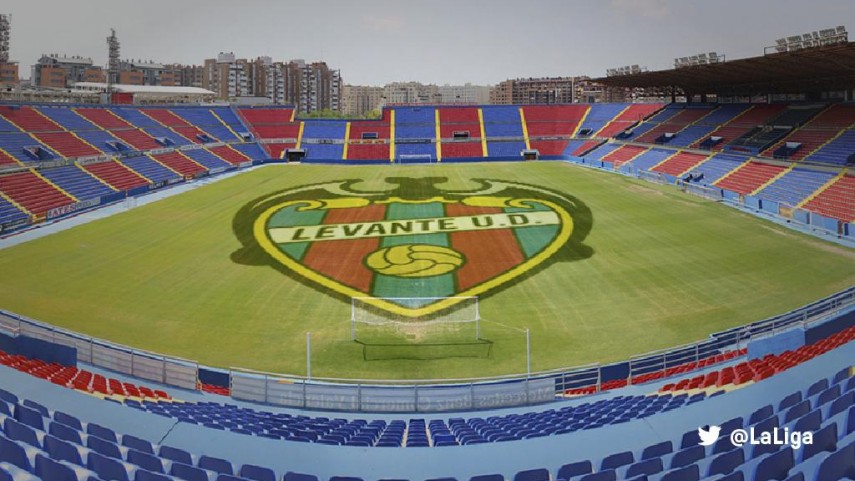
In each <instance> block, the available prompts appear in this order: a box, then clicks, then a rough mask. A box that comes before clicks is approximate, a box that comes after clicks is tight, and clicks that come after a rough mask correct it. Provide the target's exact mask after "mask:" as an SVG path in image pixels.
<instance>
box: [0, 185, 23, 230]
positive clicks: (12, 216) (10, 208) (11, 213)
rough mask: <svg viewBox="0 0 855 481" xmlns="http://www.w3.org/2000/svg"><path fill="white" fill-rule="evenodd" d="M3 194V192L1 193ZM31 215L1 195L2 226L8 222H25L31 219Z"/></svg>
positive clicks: (0, 217) (0, 214)
mask: <svg viewBox="0 0 855 481" xmlns="http://www.w3.org/2000/svg"><path fill="white" fill-rule="evenodd" d="M0 192H2V191H0ZM29 217H30V216H29V215H27V213H26V212H24V211H22V210H21V209H19V208H17V207H15V205H14V204H12V203H11V202H9V201H7V200H6V198H5V197H3V196H2V195H0V224H5V223H7V222H15V221H23V220H26V219H29Z"/></svg>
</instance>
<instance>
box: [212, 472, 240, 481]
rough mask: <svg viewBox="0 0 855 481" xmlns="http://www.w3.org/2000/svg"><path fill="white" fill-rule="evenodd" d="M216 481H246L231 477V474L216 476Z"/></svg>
mask: <svg viewBox="0 0 855 481" xmlns="http://www.w3.org/2000/svg"><path fill="white" fill-rule="evenodd" d="M217 481H248V480H247V479H246V478H241V477H238V476H232V475H231V474H223V473H220V474H218V475H217Z"/></svg>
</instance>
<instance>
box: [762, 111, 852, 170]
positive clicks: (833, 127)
mask: <svg viewBox="0 0 855 481" xmlns="http://www.w3.org/2000/svg"><path fill="white" fill-rule="evenodd" d="M853 125H855V106H852V105H833V106H831V107H829V108H828V109H826V110H825V111H823V112H822V113H820V114H819V115H817V116H816V117H814V118H813V119H811V120H810V121H809V122H808V123H807V124H805V125H804V126H803V127H801V128H800V129H798V130H796V131H794V132H793V133H791V134H790V135H788V136H787V137H785V138H784V139H782V140H781V141H780V142H779V143H777V144H775V145H773V146H772V147H770V148H769V149H767V150H766V151H765V152H764V155H766V156H769V157H771V156H776V157H785V158H788V159H791V160H801V159H804V158H805V157H807V156H808V155H810V154H812V153H813V152H814V151H816V150H817V149H819V148H820V147H822V146H823V145H825V144H826V143H828V142H829V141H830V140H832V139H834V138H835V137H837V136H838V134H840V133H841V131H843V130H844V129H847V128H849V127H850V126H853ZM787 143H798V144H801V145H800V147H799V148H798V149H797V150H795V151H794V152H791V151H790V150H789V149H781V147H784V146H786V144H787ZM779 149H780V150H779ZM850 155H852V152H850ZM848 157H849V156H845V157H844V158H843V159H842V160H843V161H845V160H846V159H848Z"/></svg>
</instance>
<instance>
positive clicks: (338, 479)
mask: <svg viewBox="0 0 855 481" xmlns="http://www.w3.org/2000/svg"><path fill="white" fill-rule="evenodd" d="M330 481H364V480H363V479H362V478H357V477H354V476H333V477H331V478H330ZM431 481H438V480H431ZM455 481H457V480H455Z"/></svg>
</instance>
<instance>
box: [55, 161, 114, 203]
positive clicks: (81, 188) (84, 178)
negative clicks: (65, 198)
mask: <svg viewBox="0 0 855 481" xmlns="http://www.w3.org/2000/svg"><path fill="white" fill-rule="evenodd" d="M41 174H42V175H43V176H45V178H47V179H48V180H50V181H51V182H53V183H54V184H56V185H58V186H59V187H60V188H61V189H62V190H64V191H66V192H68V193H69V194H71V195H73V196H74V197H77V199H78V200H85V199H94V198H96V197H101V196H102V195H108V194H112V193H113V192H115V190H114V189H112V188H111V187H110V186H108V185H106V184H104V183H103V182H102V181H100V180H99V179H97V178H95V177H93V176H92V175H91V174H90V173H88V172H86V171H85V170H83V169H81V168H80V167H78V166H77V165H67V166H64V167H57V168H54V169H43V170H41Z"/></svg>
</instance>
